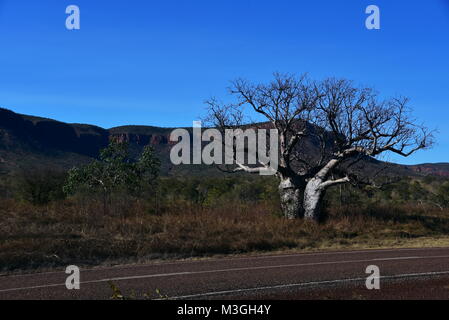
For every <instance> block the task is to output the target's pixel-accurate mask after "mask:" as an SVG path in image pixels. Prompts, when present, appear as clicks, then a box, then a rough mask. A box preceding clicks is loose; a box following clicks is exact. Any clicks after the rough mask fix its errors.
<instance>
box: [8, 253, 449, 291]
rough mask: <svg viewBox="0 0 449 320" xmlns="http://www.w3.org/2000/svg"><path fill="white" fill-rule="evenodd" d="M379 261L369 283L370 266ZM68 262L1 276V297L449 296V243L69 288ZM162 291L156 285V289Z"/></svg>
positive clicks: (154, 272)
mask: <svg viewBox="0 0 449 320" xmlns="http://www.w3.org/2000/svg"><path fill="white" fill-rule="evenodd" d="M370 265H376V266H378V267H379V269H380V289H379V290H368V289H367V288H366V285H365V281H366V278H367V277H368V276H369V274H366V273H365V271H366V268H367V266H370ZM64 271H65V270H60V271H55V272H47V273H38V274H28V275H14V276H0V299H110V298H111V296H112V290H111V286H110V282H112V283H113V284H114V285H115V286H116V287H118V288H119V289H120V291H121V292H122V294H124V295H125V296H130V295H133V293H134V296H135V297H136V298H143V297H144V294H147V295H148V296H149V297H150V298H154V299H157V298H163V299H164V298H167V297H168V298H170V299H449V248H434V249H392V250H363V251H346V252H321V253H309V254H286V255H271V256H267V255H264V256H251V257H239V258H221V259H210V260H197V261H181V262H166V263H153V264H145V265H127V266H117V267H108V268H93V269H81V273H80V276H81V279H80V289H79V290H68V289H67V288H66V286H65V281H66V278H67V276H68V275H67V274H65V272H64ZM157 290H158V291H159V293H156V291H157Z"/></svg>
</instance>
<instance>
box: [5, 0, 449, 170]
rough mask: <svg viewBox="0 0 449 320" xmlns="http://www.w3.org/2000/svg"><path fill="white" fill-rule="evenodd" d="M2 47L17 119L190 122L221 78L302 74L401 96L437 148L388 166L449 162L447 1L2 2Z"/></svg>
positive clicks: (220, 92)
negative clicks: (374, 13)
mask: <svg viewBox="0 0 449 320" xmlns="http://www.w3.org/2000/svg"><path fill="white" fill-rule="evenodd" d="M71 4H75V5H78V6H79V8H80V10H81V29H80V30H76V31H69V30H67V29H66V28H65V20H66V17H67V15H66V13H65V9H66V7H67V6H68V5H71ZM370 4H375V5H377V6H379V8H380V11H381V30H367V29H366V28H365V19H366V17H367V16H368V15H367V14H365V8H366V7H367V6H368V5H370ZM0 44H1V48H0V106H3V107H6V108H9V109H12V110H14V111H16V112H20V113H25V114H34V115H39V116H44V117H49V118H54V119H57V120H61V121H65V122H79V123H90V124H96V125H99V126H102V127H105V128H109V127H113V126H119V125H125V124H143V125H156V126H166V127H168V126H189V125H191V124H192V121H193V120H195V119H197V118H198V117H199V116H201V115H202V114H203V110H204V106H203V101H204V100H205V99H207V98H209V97H211V96H217V97H222V98H225V97H226V91H225V88H226V87H227V86H228V85H229V80H232V79H234V78H236V77H244V78H248V79H250V80H253V81H264V80H267V79H269V78H270V77H271V74H272V73H273V72H275V71H279V72H292V73H303V72H308V73H309V74H310V76H311V77H312V78H316V79H322V78H324V77H327V76H336V77H344V78H349V79H352V80H355V81H356V82H358V83H360V84H364V85H370V86H374V87H375V88H376V89H377V90H379V91H380V92H381V93H382V94H383V95H385V96H390V95H396V94H402V95H405V96H408V97H410V98H411V106H412V107H413V108H414V109H415V115H416V117H417V118H418V119H420V120H422V121H423V122H424V123H425V124H426V125H427V126H429V127H432V128H436V129H438V130H439V134H438V135H437V141H438V144H437V145H436V146H435V147H434V149H433V150H430V151H423V152H420V153H418V154H416V155H414V156H412V157H410V158H408V159H399V158H396V157H391V159H389V160H392V161H399V162H402V163H422V162H449V0H428V1H407V0H370V1H365V0H314V1H305V0H304V1H301V0H276V1H274V0H272V1H264V0H189V1H187V0H178V1H173V0H164V1H151V0H141V1H138V0H127V1H117V0H110V1H106V0H70V1H64V0H43V1H34V0H29V1H23V0H0Z"/></svg>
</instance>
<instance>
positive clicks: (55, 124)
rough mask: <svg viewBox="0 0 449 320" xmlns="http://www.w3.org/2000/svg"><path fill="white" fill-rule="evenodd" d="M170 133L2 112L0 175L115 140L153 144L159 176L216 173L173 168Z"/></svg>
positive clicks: (445, 173)
mask: <svg viewBox="0 0 449 320" xmlns="http://www.w3.org/2000/svg"><path fill="white" fill-rule="evenodd" d="M173 129H175V128H165V127H157V126H145V125H124V126H118V127H112V128H109V129H105V128H102V127H99V126H96V125H90V124H82V123H66V122H62V121H58V120H54V119H50V118H44V117H39V116H34V115H25V114H19V113H15V112H14V111H12V110H9V109H5V108H0V173H1V172H7V173H14V172H17V171H20V170H26V169H30V168H37V169H38V168H40V167H47V168H49V167H51V168H53V169H56V170H67V169H69V168H71V167H73V166H76V165H80V164H83V163H86V162H88V161H91V160H92V159H93V158H96V157H98V154H99V150H101V149H102V148H104V147H106V146H107V144H108V143H109V141H110V140H112V139H114V140H117V141H121V142H128V143H129V145H130V152H131V155H132V156H137V155H138V154H139V153H140V152H141V150H142V148H143V147H144V146H146V145H148V144H150V145H152V146H153V147H154V148H155V150H156V152H157V154H158V156H159V157H160V158H162V172H163V174H193V175H196V174H217V172H215V171H217V170H216V169H215V168H213V167H211V166H204V165H196V166H193V165H190V166H186V165H184V166H173V165H172V164H171V162H170V161H169V153H170V146H171V145H172V144H173V143H171V142H170V139H169V137H170V133H171V131H172V130H173ZM186 129H189V128H186ZM190 129H191V128H190ZM369 162H372V165H378V164H381V163H382V162H380V161H378V160H374V159H373V161H369ZM390 165H391V166H392V167H393V168H394V170H395V171H397V173H398V174H399V175H410V176H413V175H421V176H422V175H435V176H442V177H449V163H424V164H417V165H400V164H394V163H391V164H390ZM205 169H206V170H205ZM204 170H205V171H204Z"/></svg>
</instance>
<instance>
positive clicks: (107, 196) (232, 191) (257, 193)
mask: <svg viewBox="0 0 449 320" xmlns="http://www.w3.org/2000/svg"><path fill="white" fill-rule="evenodd" d="M159 169H160V161H159V160H158V159H157V157H156V156H155V154H154V150H152V149H151V147H148V148H145V150H144V151H143V153H142V155H141V156H140V158H139V159H137V160H132V159H131V157H130V156H129V149H128V146H127V145H126V144H120V143H115V142H112V143H111V144H110V145H109V146H108V147H107V148H105V149H103V150H102V151H101V153H100V157H99V159H98V160H94V161H93V162H92V163H90V164H87V165H85V166H82V167H79V168H73V169H71V170H69V171H68V172H59V171H51V170H46V171H24V172H22V174H21V175H20V176H18V177H14V178H11V177H10V178H9V180H5V179H3V180H2V184H0V187H2V189H3V190H2V189H0V196H1V197H3V198H15V199H16V200H18V201H24V202H28V203H31V204H33V205H38V206H39V205H47V204H49V203H51V202H56V201H63V200H65V199H67V198H75V199H76V198H81V199H83V201H84V202H85V201H88V200H89V199H91V200H93V201H101V203H102V204H103V211H104V212H103V213H107V211H108V208H109V206H111V205H112V204H113V203H114V201H117V200H120V201H121V202H123V200H126V201H140V202H144V203H145V204H146V207H147V208H148V212H149V213H153V214H163V213H164V212H167V211H170V210H186V209H190V210H194V209H195V208H213V207H218V206H223V205H228V204H230V203H232V204H235V205H242V206H251V205H254V204H263V205H268V207H269V208H272V210H273V213H274V214H280V212H278V211H279V209H277V208H279V207H280V205H279V196H278V192H277V188H278V181H277V179H276V178H275V177H262V176H258V175H254V176H248V175H232V174H228V175H223V176H222V177H189V176H184V177H160V176H159ZM369 204H381V205H383V204H386V205H388V204H393V205H403V204H412V205H420V206H435V207H437V208H440V209H443V208H447V207H449V179H444V178H441V177H433V176H427V177H422V178H411V177H404V178H402V179H400V180H397V181H395V182H390V183H387V184H383V185H381V186H380V187H373V186H368V185H364V186H354V185H351V184H346V185H341V186H338V187H335V188H332V189H330V190H329V191H328V192H327V194H326V197H325V208H326V207H327V208H329V207H344V206H352V207H354V206H355V207H357V206H366V205H369Z"/></svg>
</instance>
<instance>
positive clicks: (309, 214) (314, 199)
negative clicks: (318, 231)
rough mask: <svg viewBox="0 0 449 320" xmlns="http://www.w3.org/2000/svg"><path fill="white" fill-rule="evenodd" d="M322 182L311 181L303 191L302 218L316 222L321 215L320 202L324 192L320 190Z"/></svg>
mask: <svg viewBox="0 0 449 320" xmlns="http://www.w3.org/2000/svg"><path fill="white" fill-rule="evenodd" d="M321 183H322V180H321V179H318V178H313V179H311V180H310V181H309V182H308V183H307V185H306V189H305V191H304V218H305V219H308V220H314V221H318V220H319V219H320V214H321V200H322V198H323V195H324V190H323V188H321V187H320V186H321Z"/></svg>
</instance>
